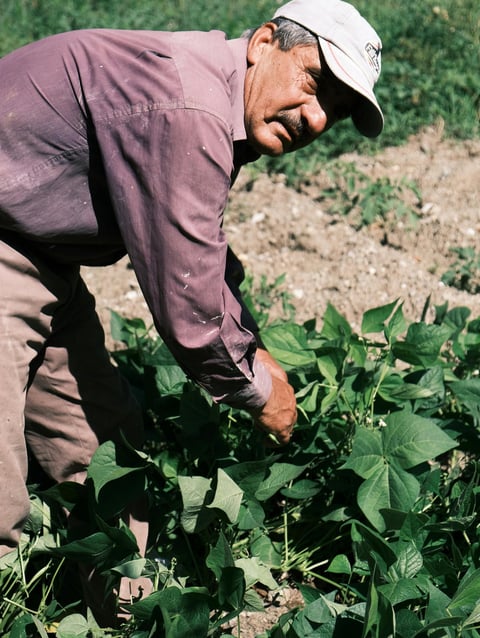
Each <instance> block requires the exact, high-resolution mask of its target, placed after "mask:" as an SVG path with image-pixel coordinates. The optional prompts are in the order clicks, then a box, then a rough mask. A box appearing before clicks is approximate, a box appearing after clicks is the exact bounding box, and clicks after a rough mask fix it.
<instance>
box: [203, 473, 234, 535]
mask: <svg viewBox="0 0 480 638" xmlns="http://www.w3.org/2000/svg"><path fill="white" fill-rule="evenodd" d="M242 498H243V490H241V489H240V488H239V487H238V485H237V484H236V483H235V482H234V481H232V479H231V478H230V477H229V476H228V474H226V472H224V471H223V470H222V469H221V468H219V469H218V471H217V485H216V489H215V496H214V498H213V501H212V502H211V503H210V504H209V505H207V507H209V508H211V509H218V510H220V511H222V512H224V513H225V514H226V516H227V518H228V520H229V521H230V522H231V523H235V522H236V521H237V518H238V513H239V510H240V503H241V502H242Z"/></svg>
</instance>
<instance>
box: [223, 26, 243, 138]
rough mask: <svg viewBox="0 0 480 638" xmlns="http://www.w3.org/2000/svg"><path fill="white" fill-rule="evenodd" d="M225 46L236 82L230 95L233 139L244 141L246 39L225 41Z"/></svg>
mask: <svg viewBox="0 0 480 638" xmlns="http://www.w3.org/2000/svg"><path fill="white" fill-rule="evenodd" d="M227 45H228V47H229V49H230V51H231V53H232V56H233V63H234V66H235V69H236V75H237V78H236V82H235V84H234V87H235V88H234V90H233V93H232V113H233V139H234V141H239V140H246V139H247V133H246V131H245V122H244V110H245V105H244V101H243V91H244V86H245V75H246V72H247V45H248V40H247V38H237V39H235V40H227Z"/></svg>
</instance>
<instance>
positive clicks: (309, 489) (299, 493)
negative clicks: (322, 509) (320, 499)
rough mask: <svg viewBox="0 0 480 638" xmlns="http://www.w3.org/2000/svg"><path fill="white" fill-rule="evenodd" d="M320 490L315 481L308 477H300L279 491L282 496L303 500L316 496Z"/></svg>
mask: <svg viewBox="0 0 480 638" xmlns="http://www.w3.org/2000/svg"><path fill="white" fill-rule="evenodd" d="M320 490H321V487H320V485H319V484H318V483H317V482H316V481H311V480H310V479H300V480H299V481H296V482H295V483H294V484H293V485H290V486H289V487H284V488H283V489H282V490H281V492H282V496H286V497H287V498H293V499H298V500H304V499H306V498H311V497H312V496H316V495H317V494H318V493H319V492H320Z"/></svg>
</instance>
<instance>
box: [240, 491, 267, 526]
mask: <svg viewBox="0 0 480 638" xmlns="http://www.w3.org/2000/svg"><path fill="white" fill-rule="evenodd" d="M264 520H265V510H264V509H263V507H262V506H261V505H260V503H259V502H258V501H257V499H256V498H253V497H251V496H250V497H248V498H246V499H245V500H244V501H242V503H241V505H240V511H239V513H238V527H239V529H243V530H247V529H257V528H260V527H262V526H263V523H264Z"/></svg>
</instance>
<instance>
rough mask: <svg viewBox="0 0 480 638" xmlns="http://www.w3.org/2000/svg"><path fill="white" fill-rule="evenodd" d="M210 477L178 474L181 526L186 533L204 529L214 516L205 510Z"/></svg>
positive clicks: (209, 489) (209, 488)
mask: <svg viewBox="0 0 480 638" xmlns="http://www.w3.org/2000/svg"><path fill="white" fill-rule="evenodd" d="M211 483H212V481H211V479H207V478H205V477H204V476H179V477H178V486H179V487H180V492H181V494H182V501H183V511H182V515H181V522H182V527H183V529H184V530H185V531H186V532H187V533H193V532H197V531H199V530H201V529H204V528H205V527H206V526H207V525H208V524H209V523H210V521H211V520H213V518H214V513H213V512H209V511H208V510H206V508H205V505H206V501H207V496H209V493H210V491H211Z"/></svg>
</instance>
